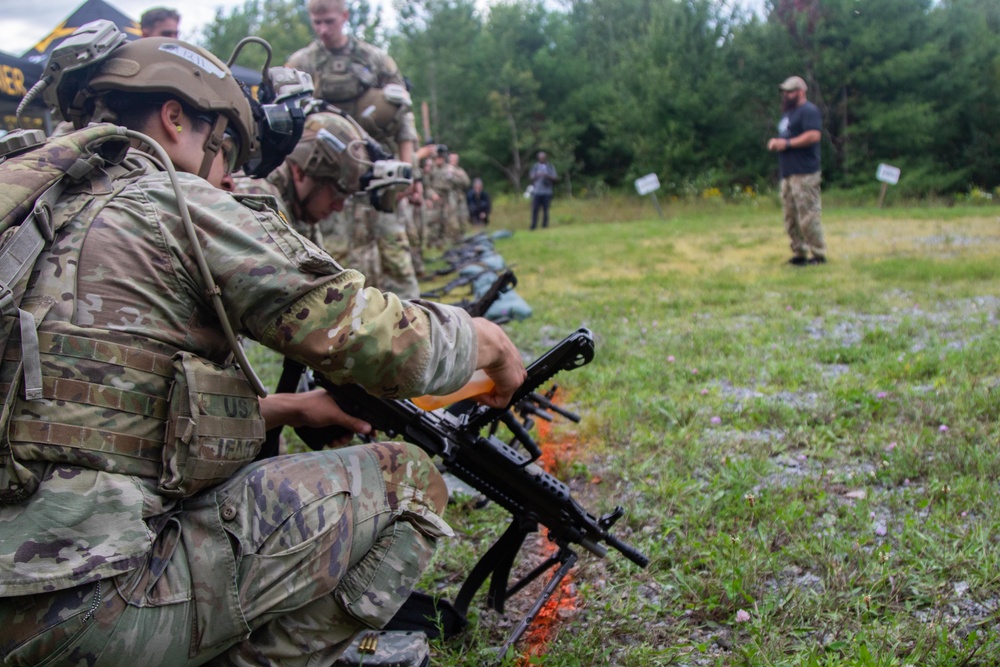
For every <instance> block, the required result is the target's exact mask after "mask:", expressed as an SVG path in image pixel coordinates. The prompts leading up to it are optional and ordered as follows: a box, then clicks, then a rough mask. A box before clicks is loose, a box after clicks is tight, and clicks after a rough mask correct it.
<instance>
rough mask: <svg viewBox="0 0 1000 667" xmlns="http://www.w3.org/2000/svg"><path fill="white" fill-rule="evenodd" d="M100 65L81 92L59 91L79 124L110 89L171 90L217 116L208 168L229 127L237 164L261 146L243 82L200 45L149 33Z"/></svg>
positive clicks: (208, 148)
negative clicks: (233, 138) (233, 139)
mask: <svg viewBox="0 0 1000 667" xmlns="http://www.w3.org/2000/svg"><path fill="white" fill-rule="evenodd" d="M94 70H95V71H94V72H92V73H89V77H88V78H87V80H86V83H85V85H84V86H83V87H82V88H79V89H78V92H76V94H75V95H74V94H73V91H70V92H69V93H68V94H66V93H64V91H63V90H60V91H59V94H58V99H59V110H60V112H62V114H63V117H64V118H66V119H69V120H72V121H73V124H74V125H75V126H76V127H83V125H85V124H86V123H87V122H89V120H90V119H91V116H92V115H93V113H94V110H95V101H96V99H97V98H99V97H100V96H101V95H102V94H104V93H107V92H109V91H121V92H127V93H150V94H169V95H171V96H176V97H177V98H178V99H180V100H182V101H184V102H185V103H186V104H188V105H189V106H191V107H192V108H193V109H195V110H197V111H202V112H205V113H207V114H210V115H212V116H214V117H215V125H214V127H213V130H212V134H211V135H210V136H209V139H208V142H207V143H206V146H205V152H206V156H205V158H206V160H205V163H204V164H203V165H202V169H203V170H205V169H206V165H210V164H211V160H212V159H214V157H215V154H216V153H217V152H218V150H219V147H220V146H221V144H222V138H223V134H224V133H225V131H226V129H227V128H228V129H229V131H230V133H231V134H232V135H233V136H234V137H235V138H236V139H238V141H239V151H238V155H237V159H236V164H237V165H243V164H245V163H246V162H247V161H248V160H249V159H250V158H251V157H253V156H255V155H257V154H258V153H259V152H260V144H259V141H258V137H257V123H256V122H255V121H254V117H253V112H252V111H251V108H250V102H249V100H248V99H247V97H246V95H245V94H244V91H243V88H242V87H241V86H240V84H239V83H238V82H237V81H236V79H235V78H234V77H233V74H232V72H230V71H229V68H228V67H227V66H226V64H225V63H224V62H222V61H221V60H219V59H218V58H216V57H215V56H214V55H212V54H211V53H209V52H208V51H206V50H204V49H202V48H200V47H197V46H195V45H193V44H188V43H187V42H182V41H181V40H178V39H170V38H166V37H147V38H144V39H138V40H135V41H132V42H126V43H125V44H122V45H121V46H119V47H117V48H116V49H115V50H114V51H112V52H111V53H110V54H109V55H108V57H106V58H105V59H103V60H102V61H101V62H100V63H98V65H97V66H96V67H95V68H94ZM71 97H72V100H70V98H71Z"/></svg>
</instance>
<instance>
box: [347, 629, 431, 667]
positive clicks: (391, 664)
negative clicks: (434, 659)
mask: <svg viewBox="0 0 1000 667" xmlns="http://www.w3.org/2000/svg"><path fill="white" fill-rule="evenodd" d="M430 664H431V649H430V644H428V642H427V635H425V634H424V633H423V632H415V631H410V630H398V631H392V630H369V631H367V632H362V633H360V634H359V635H358V636H357V637H355V638H354V641H353V642H351V645H350V646H349V647H348V648H347V650H346V651H344V652H343V653H342V654H341V655H340V657H339V658H337V661H336V662H334V663H333V667H428V666H429V665H430Z"/></svg>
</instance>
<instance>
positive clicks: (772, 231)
mask: <svg viewBox="0 0 1000 667" xmlns="http://www.w3.org/2000/svg"><path fill="white" fill-rule="evenodd" d="M663 208H664V212H665V214H666V216H665V219H660V218H658V217H657V215H656V212H655V210H654V209H653V208H652V205H651V204H650V203H649V202H640V201H638V200H637V199H635V198H631V199H628V200H621V201H614V200H610V201H609V200H603V201H588V200H573V201H570V200H557V201H556V202H555V203H554V205H553V226H552V227H551V228H550V229H548V230H544V231H539V232H527V231H525V229H526V227H527V217H528V211H527V204H526V202H524V201H522V200H510V201H506V202H501V203H500V206H499V210H498V211H497V212H496V213H495V214H494V218H493V223H492V224H491V227H493V228H507V229H513V230H515V234H514V236H513V237H512V238H509V239H502V240H498V241H497V242H496V245H497V250H498V251H499V252H500V253H501V254H502V255H503V256H504V257H505V259H506V260H507V262H508V264H510V265H513V267H514V269H515V272H516V274H517V277H518V280H519V284H518V287H517V290H518V293H519V294H521V295H522V296H523V297H524V298H525V299H526V300H527V301H528V303H529V304H531V306H532V307H533V309H534V315H533V316H532V317H531V318H529V319H527V320H525V321H522V322H516V323H512V324H509V325H506V328H507V330H508V331H509V333H510V335H511V337H512V338H513V339H514V341H515V342H516V343H517V344H518V346H519V347H520V348H521V349H522V351H523V353H524V355H525V359H526V361H530V360H531V359H533V358H535V357H536V356H538V355H539V354H541V353H542V352H544V351H545V350H546V349H547V348H548V347H550V346H551V345H552V344H553V343H554V342H556V341H558V340H559V339H561V338H562V337H563V336H565V335H566V334H568V333H570V332H571V331H573V330H574V329H576V328H577V327H579V326H586V327H588V328H590V329H591V330H592V331H593V332H594V334H595V338H596V339H597V357H596V359H595V360H594V362H593V363H591V364H590V365H588V366H586V367H583V368H581V369H578V370H576V371H573V372H572V373H563V374H561V376H560V377H558V378H557V380H558V382H559V385H560V387H561V389H560V394H559V395H560V396H561V398H562V401H563V403H564V404H565V405H566V407H568V408H569V409H571V410H573V411H575V412H577V413H579V414H581V415H582V416H583V421H582V423H581V424H579V425H575V424H572V423H569V422H565V421H564V422H562V423H557V424H555V425H554V427H553V428H552V432H551V434H549V435H548V439H549V440H551V441H553V442H557V443H561V444H562V447H561V448H560V450H559V451H560V453H559V455H558V457H557V458H558V460H557V462H556V463H555V471H554V472H555V473H556V474H557V475H558V476H560V477H561V478H563V479H565V480H567V481H568V482H569V483H570V484H571V486H572V487H573V490H574V494H575V495H576V496H577V498H578V499H579V500H581V502H582V503H583V504H584V505H585V506H586V507H588V508H589V509H590V510H591V511H592V512H594V513H599V512H605V511H609V510H610V509H611V508H612V507H613V506H614V505H616V504H621V505H623V506H624V507H625V508H626V510H627V514H626V516H625V518H623V519H622V520H621V521H620V522H619V524H618V526H617V527H616V531H617V533H618V534H619V535H620V536H622V537H623V538H624V539H626V540H627V541H629V542H632V543H633V544H634V545H636V546H637V547H639V548H640V549H641V550H642V551H644V552H645V553H646V554H647V555H649V556H650V557H651V559H652V562H651V564H650V566H649V567H648V568H647V569H645V570H642V569H639V568H637V567H636V566H634V565H632V564H631V563H629V562H627V561H626V560H625V559H624V558H622V557H620V556H618V555H617V554H616V553H615V552H612V553H611V554H609V556H608V557H607V558H605V559H597V558H596V557H593V556H591V555H590V554H589V553H584V554H582V555H581V559H580V564H579V566H578V567H577V568H576V570H575V571H574V573H573V584H572V586H571V587H570V590H569V592H568V593H565V595H567V596H569V599H570V602H571V603H572V604H570V605H568V606H567V607H566V608H564V609H563V610H561V611H560V612H559V614H558V617H557V622H556V623H554V624H553V625H552V627H551V628H549V629H548V631H547V635H546V636H545V637H544V638H542V639H541V640H532V641H535V644H532V641H527V642H523V643H522V644H519V645H518V650H519V651H529V650H531V649H532V647H533V646H534V651H535V652H538V653H540V655H535V656H534V657H532V656H529V655H519V656H515V657H514V658H513V659H512V660H510V661H509V662H511V664H544V665H552V666H562V665H566V666H569V665H634V666H639V665H699V666H701V665H795V666H799V665H802V666H817V667H818V666H833V665H858V666H869V665H880V666H886V667H888V666H892V665H900V666H902V665H913V666H917V665H920V666H927V665H941V666H944V665H948V666H955V665H984V666H985V665H991V666H992V665H996V664H998V663H1000V635H998V631H1000V502H998V500H1000V487H998V481H997V480H998V478H1000V451H998V432H1000V427H998V415H1000V337H998V335H997V324H998V310H1000V282H998V280H997V277H998V270H997V262H998V259H1000V208H996V207H987V208H968V209H961V208H944V207H941V208H926V207H924V208H921V207H892V208H887V209H884V210H878V209H875V208H867V209H865V208H841V207H837V206H835V205H830V204H829V203H827V208H826V210H825V212H824V227H825V230H826V235H827V243H828V246H829V252H830V255H829V257H830V262H829V264H827V265H825V266H813V267H805V268H797V267H791V266H787V265H786V264H785V260H786V259H787V258H788V257H789V256H790V253H789V251H788V247H787V240H786V238H785V236H784V233H783V231H782V229H781V222H780V210H779V209H778V208H777V206H776V204H775V202H774V201H773V200H763V201H759V202H756V203H754V204H752V205H751V204H744V205H728V204H722V203H718V202H707V203H699V204H698V205H683V206H682V205H677V204H673V203H663ZM447 518H448V519H449V520H450V521H451V522H452V524H453V525H454V527H455V528H456V530H457V532H458V534H459V536H458V537H457V538H456V539H454V540H452V541H451V542H449V543H448V544H447V545H446V548H445V549H443V550H442V551H441V553H440V554H439V556H438V558H437V560H436V562H435V564H434V566H433V568H432V570H431V571H430V572H429V573H428V574H427V576H426V577H425V579H424V587H425V588H427V589H429V590H431V591H433V592H435V593H440V594H442V595H444V596H446V597H453V596H454V594H455V593H456V591H457V586H458V585H459V584H460V583H461V580H462V578H463V577H464V575H465V574H466V573H467V571H468V568H469V567H471V565H472V563H473V562H474V560H475V557H476V556H478V555H479V554H481V553H482V550H483V549H485V548H486V547H487V546H488V545H489V544H490V543H491V541H492V539H494V538H495V537H496V536H498V535H499V533H500V532H501V531H502V530H503V528H504V527H505V524H506V517H505V516H504V515H503V512H501V511H500V510H498V509H496V508H487V509H486V510H471V509H468V508H464V507H461V506H457V507H452V508H451V510H450V514H449V515H448V517H447ZM536 550H537V549H536ZM532 564H533V563H524V564H522V567H528V566H530V565H532ZM573 596H575V597H573ZM473 606H474V607H475V608H476V611H475V612H474V613H473V624H472V627H471V628H470V630H469V631H467V632H466V633H465V635H463V636H461V637H459V638H457V639H454V640H451V641H448V642H436V643H435V644H434V650H435V658H434V661H433V664H435V665H444V666H458V665H480V664H486V663H487V662H488V661H489V660H491V659H494V653H493V650H494V647H496V646H497V645H499V644H500V643H501V642H502V641H503V639H504V638H505V636H506V634H507V633H509V631H510V629H511V627H512V623H515V622H516V621H517V620H519V619H518V616H517V612H518V611H519V610H520V611H522V612H523V607H518V605H517V604H512V605H511V613H510V614H509V616H508V617H502V616H500V615H498V614H496V613H494V612H486V611H482V597H480V598H477V601H476V602H474V604H473ZM538 642H541V643H538Z"/></svg>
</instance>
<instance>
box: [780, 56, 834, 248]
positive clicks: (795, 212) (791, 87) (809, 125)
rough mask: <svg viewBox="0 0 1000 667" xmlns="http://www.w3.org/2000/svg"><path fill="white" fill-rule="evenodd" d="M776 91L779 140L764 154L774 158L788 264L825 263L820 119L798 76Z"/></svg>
mask: <svg viewBox="0 0 1000 667" xmlns="http://www.w3.org/2000/svg"><path fill="white" fill-rule="evenodd" d="M778 88H779V89H780V90H781V110H782V112H783V113H782V115H781V120H780V121H779V122H778V136H777V137H774V138H772V139H770V140H769V141H768V142H767V150H769V151H771V152H773V153H777V154H778V171H779V173H780V176H781V203H782V207H783V209H784V214H785V232H787V233H788V238H789V239H790V240H791V246H792V258H791V259H789V260H788V263H789V264H791V265H793V266H806V265H809V264H825V263H826V242H825V240H824V238H823V223H822V220H821V217H822V213H823V206H822V202H821V201H820V181H821V180H822V174H821V172H820V140H821V139H822V138H823V117H822V115H821V114H820V111H819V109H818V108H816V105H815V104H813V103H812V102H810V101H808V100H807V99H806V91H807V90H808V89H809V87H808V86H807V85H806V82H805V81H804V80H803V79H802V78H801V77H798V76H791V77H788V78H787V79H785V80H784V81H782V82H781V85H779V86H778Z"/></svg>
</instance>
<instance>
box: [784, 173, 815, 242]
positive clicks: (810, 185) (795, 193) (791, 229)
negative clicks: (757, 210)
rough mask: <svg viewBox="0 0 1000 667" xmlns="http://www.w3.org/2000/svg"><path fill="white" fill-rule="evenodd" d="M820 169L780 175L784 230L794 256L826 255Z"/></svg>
mask: <svg viewBox="0 0 1000 667" xmlns="http://www.w3.org/2000/svg"><path fill="white" fill-rule="evenodd" d="M820 180H821V175H820V172H818V171H817V172H816V173H815V174H800V175H795V176H787V177H785V178H783V179H781V201H782V204H783V205H784V209H785V232H787V233H788V238H789V239H790V240H791V247H792V254H794V255H795V256H796V257H806V256H808V255H809V254H810V253H812V255H813V257H824V258H825V257H826V241H825V240H824V239H823V224H822V222H821V220H820V218H821V216H822V213H823V206H822V203H821V202H820V188H819V184H820Z"/></svg>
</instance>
